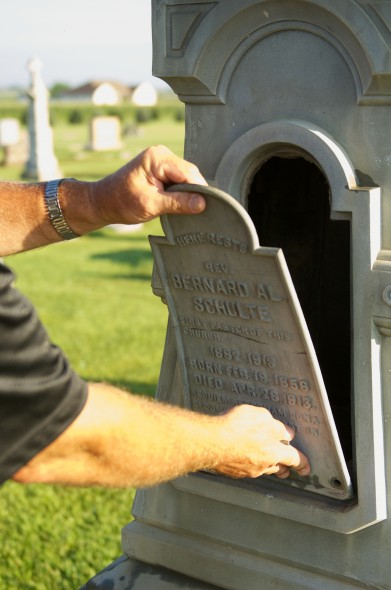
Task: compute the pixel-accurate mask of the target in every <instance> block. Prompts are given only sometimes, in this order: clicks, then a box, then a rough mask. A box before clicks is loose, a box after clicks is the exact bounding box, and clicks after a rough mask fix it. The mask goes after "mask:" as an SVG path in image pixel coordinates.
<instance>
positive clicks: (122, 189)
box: [0, 146, 206, 256]
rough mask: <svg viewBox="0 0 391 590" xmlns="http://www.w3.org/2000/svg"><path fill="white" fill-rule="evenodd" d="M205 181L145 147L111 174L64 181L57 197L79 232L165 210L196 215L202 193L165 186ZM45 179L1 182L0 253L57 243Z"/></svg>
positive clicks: (189, 167) (163, 152) (165, 152)
mask: <svg viewBox="0 0 391 590" xmlns="http://www.w3.org/2000/svg"><path fill="white" fill-rule="evenodd" d="M177 183H187V184H189V183H190V184H204V185H206V181H205V179H204V178H203V176H202V175H201V174H200V172H199V170H198V168H197V167H196V166H194V164H191V163H190V162H187V161H186V160H183V159H182V158H179V157H178V156H175V155H174V154H173V153H172V152H171V151H170V150H169V149H168V148H166V147H163V146H156V147H151V148H148V149H146V150H145V151H144V152H142V153H141V154H140V155H138V156H137V157H136V158H134V160H132V161H131V162H129V163H128V164H126V165H125V166H123V167H122V168H120V169H119V170H118V171H117V172H114V174H111V175H110V176H107V177H105V178H103V179H102V180H98V181H97V182H82V181H79V180H71V179H65V180H64V181H63V182H62V183H61V185H60V187H59V189H58V198H59V202H60V205H61V209H62V211H63V214H64V217H65V219H66V221H67V223H68V225H69V226H70V227H71V229H72V230H73V231H74V232H75V233H76V234H78V235H83V234H86V233H88V232H91V231H94V230H97V229H100V228H102V227H104V226H106V225H110V224H112V223H125V224H133V223H143V222H144V221H148V220H150V219H153V218H154V217H158V216H159V215H163V214H165V213H200V212H201V211H203V210H204V208H205V200H204V198H203V197H202V196H201V195H197V194H194V193H193V194H192V193H175V192H173V193H171V192H170V193H169V192H166V191H165V186H169V185H171V184H177ZM45 187H46V183H43V182H42V183H27V182H0V256H7V255H9V254H15V253H16V252H23V251H25V250H32V249H33V248H38V247H40V246H45V245H46V244H51V243H53V242H59V241H60V240H61V238H60V236H59V234H58V233H57V232H56V230H55V229H54V227H53V226H52V224H51V222H50V220H49V217H48V214H47V211H46V207H45V200H44V194H45Z"/></svg>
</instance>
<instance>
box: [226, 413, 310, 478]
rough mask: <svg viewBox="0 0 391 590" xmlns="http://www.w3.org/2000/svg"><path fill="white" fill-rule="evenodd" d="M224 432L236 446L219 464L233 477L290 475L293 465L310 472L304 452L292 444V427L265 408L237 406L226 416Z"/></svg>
mask: <svg viewBox="0 0 391 590" xmlns="http://www.w3.org/2000/svg"><path fill="white" fill-rule="evenodd" d="M222 426H223V430H224V435H225V437H226V439H227V440H229V441H230V444H231V447H232V454H233V457H232V459H229V460H228V461H224V462H222V463H221V464H219V465H217V466H216V467H215V469H216V471H218V472H219V473H222V474H224V475H229V476H230V477H235V478H238V477H259V476H260V475H271V474H276V475H277V476H278V477H280V478H285V477H288V476H289V473H290V469H289V468H290V467H292V468H293V469H294V470H295V471H297V472H298V473H299V475H303V476H304V475H308V474H309V472H310V465H309V462H308V459H307V457H306V456H305V455H303V453H301V452H300V451H298V450H297V449H295V448H294V447H292V446H290V444H289V443H290V441H291V440H292V438H293V431H292V429H291V428H289V427H286V426H284V424H282V422H279V421H278V420H275V419H274V418H273V417H272V415H271V414H270V412H268V410H266V409H265V408H259V407H254V406H248V405H241V406H236V407H235V408H233V409H232V410H230V411H229V412H227V413H226V414H224V415H223V416H222Z"/></svg>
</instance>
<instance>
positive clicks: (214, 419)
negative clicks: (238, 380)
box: [13, 384, 310, 487]
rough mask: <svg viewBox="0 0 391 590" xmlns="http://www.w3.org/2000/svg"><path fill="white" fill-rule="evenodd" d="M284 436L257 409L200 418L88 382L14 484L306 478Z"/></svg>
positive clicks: (304, 467) (274, 422) (284, 431)
mask: <svg viewBox="0 0 391 590" xmlns="http://www.w3.org/2000/svg"><path fill="white" fill-rule="evenodd" d="M291 438H292V436H291V433H290V432H289V431H288V430H287V429H286V427H285V426H284V425H283V424H282V423H281V422H278V421H277V420H274V418H273V417H272V416H271V414H270V413H269V412H268V411H267V410H265V409H264V408H257V407H254V406H237V407H235V408H233V409H232V410H230V411H228V412H227V413H226V414H224V415H222V416H207V415H205V414H198V413H196V412H192V411H190V410H185V409H183V408H178V407H176V406H170V405H166V404H162V403H156V402H154V401H152V400H151V399H149V398H145V397H142V396H141V397H140V396H135V395H132V394H128V393H125V392H123V391H120V390H118V389H116V388H114V387H111V386H110V385H104V384H90V385H89V396H88V400H87V403H86V405H85V407H84V408H83V410H82V412H81V414H80V415H79V416H78V418H76V420H75V421H74V422H73V423H72V424H71V425H70V426H69V427H68V428H67V430H65V431H64V432H63V434H61V435H60V436H59V437H58V438H57V439H56V440H55V441H54V442H53V443H52V444H50V445H49V446H48V447H46V448H45V449H43V450H42V451H41V452H40V453H39V454H38V455H36V456H35V457H34V458H33V459H32V460H31V461H30V462H29V463H28V464H27V465H26V466H25V467H22V468H21V469H20V470H19V471H18V472H17V473H15V475H14V477H13V479H15V480H16V481H19V482H21V483H32V482H38V483H61V484H68V485H79V486H88V485H103V486H114V487H127V486H136V487H140V486H141V487H145V486H150V485H155V484H158V483H161V482H165V481H168V480H170V479H174V478H176V477H178V476H181V475H185V474H187V473H191V472H194V471H200V470H215V471H218V472H219V473H222V474H225V475H229V476H231V477H236V478H238V477H258V476H260V475H262V474H271V473H276V474H277V475H278V476H280V477H281V476H282V477H287V476H288V475H289V468H290V467H292V468H294V469H296V470H297V471H298V472H299V474H300V475H307V474H308V473H309V470H310V468H309V464H308V460H307V458H306V457H304V455H303V454H302V453H300V452H299V451H297V450H296V449H294V448H293V447H291V446H289V445H286V444H284V443H283V442H280V441H285V442H288V441H289V440H290V439H291Z"/></svg>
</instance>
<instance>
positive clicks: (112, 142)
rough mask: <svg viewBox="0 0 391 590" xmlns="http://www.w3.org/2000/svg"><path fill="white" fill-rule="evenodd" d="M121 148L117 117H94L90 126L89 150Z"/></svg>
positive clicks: (119, 125) (119, 126) (119, 127)
mask: <svg viewBox="0 0 391 590" xmlns="http://www.w3.org/2000/svg"><path fill="white" fill-rule="evenodd" d="M121 147H122V141H121V122H120V120H119V118H118V117H115V116H109V117H94V118H93V119H92V120H91V126H90V149H91V150H93V151H110V150H118V149H121Z"/></svg>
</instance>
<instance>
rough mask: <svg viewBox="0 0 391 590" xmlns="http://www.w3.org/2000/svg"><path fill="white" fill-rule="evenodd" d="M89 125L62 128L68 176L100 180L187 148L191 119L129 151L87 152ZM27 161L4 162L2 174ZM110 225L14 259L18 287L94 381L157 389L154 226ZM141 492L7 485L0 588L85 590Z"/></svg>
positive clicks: (1, 492) (167, 124)
mask: <svg viewBox="0 0 391 590" xmlns="http://www.w3.org/2000/svg"><path fill="white" fill-rule="evenodd" d="M87 139H88V131H87V130H86V129H85V128H84V127H83V126H79V125H77V126H76V125H75V126H69V127H65V126H64V127H56V128H55V143H56V153H57V155H58V157H59V160H60V165H61V167H62V170H63V172H64V174H66V175H67V176H73V177H78V178H80V179H94V178H99V177H101V176H103V175H105V174H107V173H109V172H112V171H114V170H115V169H116V168H118V167H119V166H121V165H122V164H123V163H124V162H125V161H126V159H128V158H130V157H133V156H134V155H136V154H137V153H138V152H139V151H140V150H142V149H144V148H145V147H147V146H148V145H151V144H154V143H164V144H166V145H167V146H168V147H170V148H171V149H172V150H173V151H175V152H176V153H178V155H182V144H183V125H181V124H178V123H173V122H172V121H164V120H163V121H160V120H159V121H157V122H153V123H148V124H147V125H146V126H145V127H143V128H142V133H140V135H138V136H136V137H130V138H128V139H127V140H126V142H125V145H124V148H123V150H121V151H120V152H114V153H110V152H106V153H93V152H89V151H88V150H85V149H84V147H85V145H86V142H87ZM20 172H21V167H20V166H19V167H18V166H14V167H12V168H7V169H5V168H0V177H1V178H2V179H10V180H11V179H14V178H15V179H17V178H19V175H20ZM161 233H162V231H161V229H160V224H159V221H158V220H155V221H153V222H151V223H150V224H148V225H146V226H144V227H143V228H142V229H141V230H139V231H137V232H133V233H129V234H122V233H116V232H114V231H113V230H111V229H105V230H102V231H98V232H95V233H93V234H91V235H90V236H85V237H83V238H81V239H79V240H76V241H73V242H70V243H66V244H58V245H55V246H51V247H49V248H43V249H39V250H36V251H32V252H27V253H24V254H19V255H16V256H12V257H9V258H8V259H7V261H6V262H7V263H8V264H9V265H10V266H11V267H12V268H13V270H14V271H15V272H16V275H17V286H18V287H19V288H20V289H21V290H22V291H23V292H24V293H25V294H26V295H28V296H29V297H30V299H31V300H32V301H33V302H34V303H35V305H36V307H37V309H38V312H39V314H40V317H41V319H42V321H43V322H44V324H45V326H46V327H47V329H48V332H49V334H50V336H51V338H52V340H53V341H54V342H56V343H57V344H59V345H60V346H61V347H62V348H63V349H64V351H65V352H66V354H67V355H68V357H69V359H70V361H71V363H72V365H73V367H74V368H75V370H76V371H77V372H78V373H79V374H80V375H81V376H82V377H83V378H85V379H87V380H97V381H107V382H110V383H113V384H116V385H120V386H121V387H123V388H125V389H127V390H129V391H135V392H138V393H143V394H148V395H153V393H154V391H155V388H156V383H157V380H158V374H159V370H160V363H161V355H162V352H163V347H164V337H165V326H166V321H167V311H166V308H165V306H164V305H163V304H162V303H161V301H160V299H159V298H157V297H155V296H154V295H153V294H152V291H151V287H150V282H151V273H152V266H153V261H152V255H151V252H150V247H149V243H148V239H147V236H148V234H161ZM133 497H134V490H109V489H101V488H90V489H78V488H61V487H54V486H45V485H26V486H23V485H20V484H15V483H14V482H7V483H6V484H5V485H4V486H2V487H1V489H0V538H1V543H0V589H1V590H54V589H56V590H58V589H61V590H76V589H77V588H79V587H80V586H82V584H83V583H84V582H85V581H86V580H87V579H89V578H90V577H91V576H92V575H93V574H94V573H96V572H98V571H100V570H101V569H102V568H103V567H104V566H105V565H106V564H108V563H110V562H111V561H112V560H113V559H115V558H116V557H117V556H119V555H120V554H121V548H120V530H121V528H122V526H124V525H125V524H126V523H127V522H129V520H130V519H131V516H130V510H131V506H132V501H133Z"/></svg>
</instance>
